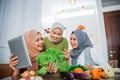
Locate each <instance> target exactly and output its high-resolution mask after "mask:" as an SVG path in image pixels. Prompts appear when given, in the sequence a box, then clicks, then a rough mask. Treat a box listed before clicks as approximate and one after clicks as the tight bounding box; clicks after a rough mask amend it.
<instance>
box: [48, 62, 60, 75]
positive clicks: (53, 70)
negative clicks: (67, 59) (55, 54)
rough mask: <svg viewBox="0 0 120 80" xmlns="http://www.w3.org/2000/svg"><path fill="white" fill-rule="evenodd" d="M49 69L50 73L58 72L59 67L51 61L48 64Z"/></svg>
mask: <svg viewBox="0 0 120 80" xmlns="http://www.w3.org/2000/svg"><path fill="white" fill-rule="evenodd" d="M47 71H48V72H49V73H56V72H57V71H58V67H57V66H56V65H55V63H49V64H48V65H47Z"/></svg>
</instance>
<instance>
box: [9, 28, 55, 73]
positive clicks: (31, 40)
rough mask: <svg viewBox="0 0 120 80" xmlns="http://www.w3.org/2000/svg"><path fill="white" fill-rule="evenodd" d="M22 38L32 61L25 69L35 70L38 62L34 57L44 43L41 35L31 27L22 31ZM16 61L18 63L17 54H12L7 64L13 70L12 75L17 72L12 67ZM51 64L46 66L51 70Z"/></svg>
mask: <svg viewBox="0 0 120 80" xmlns="http://www.w3.org/2000/svg"><path fill="white" fill-rule="evenodd" d="M24 38H25V42H26V45H27V49H28V52H29V56H30V59H31V62H32V66H31V67H28V68H27V71H37V70H38V64H37V62H36V57H37V56H38V55H39V54H40V53H41V52H42V51H43V44H44V41H43V38H42V35H41V33H40V32H38V31H36V30H34V29H32V30H30V31H27V32H25V33H24ZM17 63H18V59H17V56H14V55H13V54H12V55H11V57H10V63H9V66H10V67H11V68H12V69H13V70H14V74H13V75H17V74H19V70H16V69H15V67H14V66H15V65H16V64H17ZM52 65H53V64H52ZM53 66H54V65H53ZM53 66H51V64H50V67H48V71H50V72H51V69H52V70H53Z"/></svg>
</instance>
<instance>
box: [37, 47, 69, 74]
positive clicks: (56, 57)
mask: <svg viewBox="0 0 120 80" xmlns="http://www.w3.org/2000/svg"><path fill="white" fill-rule="evenodd" d="M64 58H65V55H64V54H62V51H60V50H56V49H54V48H49V49H47V51H46V52H42V53H40V54H39V55H38V56H37V59H36V60H37V63H38V65H40V66H41V67H42V68H41V69H40V70H38V71H37V72H36V73H37V74H43V75H45V74H46V73H47V69H46V66H47V65H48V64H49V63H50V62H53V63H55V65H56V66H58V69H59V71H60V72H68V71H69V69H70V65H69V63H68V62H67V61H65V60H64Z"/></svg>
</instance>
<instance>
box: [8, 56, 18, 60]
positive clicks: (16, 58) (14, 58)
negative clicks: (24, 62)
mask: <svg viewBox="0 0 120 80" xmlns="http://www.w3.org/2000/svg"><path fill="white" fill-rule="evenodd" d="M16 60H18V57H17V56H14V57H12V58H11V59H10V61H16Z"/></svg>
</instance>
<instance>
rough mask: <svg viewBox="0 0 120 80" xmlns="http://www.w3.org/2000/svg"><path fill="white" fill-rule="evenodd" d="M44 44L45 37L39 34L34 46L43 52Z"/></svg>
mask: <svg viewBox="0 0 120 80" xmlns="http://www.w3.org/2000/svg"><path fill="white" fill-rule="evenodd" d="M43 44H44V41H43V37H42V36H41V34H37V36H36V37H35V39H34V46H35V48H36V50H38V51H42V50H43Z"/></svg>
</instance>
